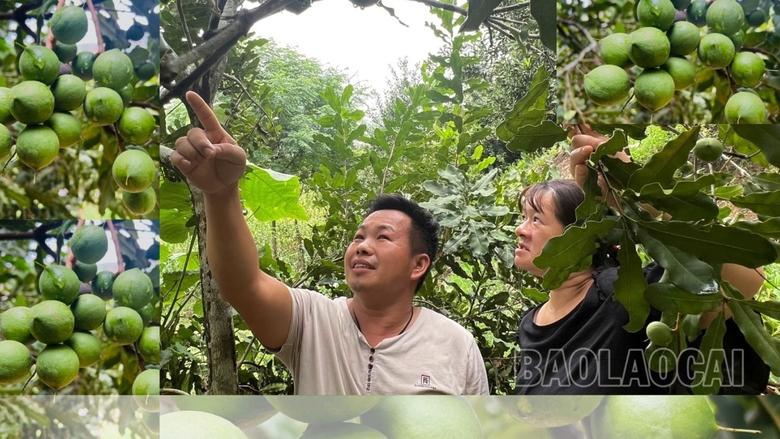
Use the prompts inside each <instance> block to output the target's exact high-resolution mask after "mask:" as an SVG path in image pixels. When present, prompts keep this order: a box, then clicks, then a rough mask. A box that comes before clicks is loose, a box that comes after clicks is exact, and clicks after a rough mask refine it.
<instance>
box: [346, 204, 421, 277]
mask: <svg viewBox="0 0 780 439" xmlns="http://www.w3.org/2000/svg"><path fill="white" fill-rule="evenodd" d="M411 229H412V220H411V218H409V216H407V215H406V214H405V213H403V212H401V211H398V210H378V211H376V212H373V213H371V214H370V215H368V216H367V217H366V218H365V219H364V220H363V223H362V224H361V225H360V226H359V227H358V230H357V232H355V236H354V238H353V239H352V242H351V243H350V244H349V246H348V247H347V251H346V253H345V254H344V273H345V274H346V277H347V285H349V287H350V289H351V290H352V291H353V292H354V293H360V292H362V291H380V292H381V291H383V290H397V289H398V288H399V286H407V285H408V286H409V287H410V288H411V289H412V291H414V288H415V286H416V285H417V280H418V279H419V278H420V276H422V274H424V273H425V270H426V269H427V267H428V265H429V264H430V261H429V259H428V257H427V256H426V255H414V254H413V251H412V245H411V241H410V237H411Z"/></svg>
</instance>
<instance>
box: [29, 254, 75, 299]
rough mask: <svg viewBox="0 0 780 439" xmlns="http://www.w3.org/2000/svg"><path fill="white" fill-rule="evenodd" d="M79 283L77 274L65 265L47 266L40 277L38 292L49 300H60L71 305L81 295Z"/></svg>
mask: <svg viewBox="0 0 780 439" xmlns="http://www.w3.org/2000/svg"><path fill="white" fill-rule="evenodd" d="M80 285H81V281H79V278H78V276H77V275H76V273H74V272H73V270H71V269H70V268H68V267H66V266H64V265H57V264H52V265H48V266H46V267H45V268H44V269H43V271H41V275H40V276H39V277H38V291H40V293H41V295H42V296H43V297H44V298H45V299H47V300H59V301H60V302H62V303H64V304H66V305H70V304H71V303H73V301H74V300H76V296H78V295H79V286H80Z"/></svg>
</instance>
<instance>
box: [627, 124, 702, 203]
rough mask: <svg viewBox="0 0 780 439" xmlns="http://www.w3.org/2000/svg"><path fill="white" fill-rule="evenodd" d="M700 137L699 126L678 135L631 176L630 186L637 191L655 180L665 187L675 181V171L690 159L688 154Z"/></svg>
mask: <svg viewBox="0 0 780 439" xmlns="http://www.w3.org/2000/svg"><path fill="white" fill-rule="evenodd" d="M698 138H699V127H696V128H693V129H691V130H688V131H686V132H684V133H682V134H680V135H679V136H677V138H675V139H674V140H672V141H671V142H669V143H667V144H666V146H664V148H663V149H662V150H661V151H660V152H658V153H656V154H654V155H653V156H652V157H650V161H648V162H647V164H646V165H645V166H643V167H642V168H641V169H640V170H638V171H636V172H635V173H634V174H633V175H632V176H631V179H630V180H629V182H628V186H629V187H631V188H632V189H634V190H636V191H639V190H640V189H642V187H643V186H644V185H646V184H649V183H653V182H658V183H661V185H663V186H664V187H666V186H668V185H669V183H671V182H672V181H673V177H674V171H676V170H677V168H679V167H680V166H682V165H683V164H684V163H685V162H686V161H687V160H688V154H689V153H690V152H691V149H693V147H694V145H696V140H697V139H698Z"/></svg>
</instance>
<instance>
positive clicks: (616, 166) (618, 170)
mask: <svg viewBox="0 0 780 439" xmlns="http://www.w3.org/2000/svg"><path fill="white" fill-rule="evenodd" d="M601 163H602V164H603V165H604V167H606V170H607V173H606V174H607V175H606V176H607V178H608V179H609V183H610V185H612V186H615V187H616V188H618V189H624V188H626V187H628V181H629V180H630V179H631V176H632V175H633V174H634V173H635V172H637V171H638V170H639V169H640V168H641V166H639V165H638V164H636V163H634V162H624V161H622V160H620V159H616V158H614V157H609V156H605V157H602V158H601Z"/></svg>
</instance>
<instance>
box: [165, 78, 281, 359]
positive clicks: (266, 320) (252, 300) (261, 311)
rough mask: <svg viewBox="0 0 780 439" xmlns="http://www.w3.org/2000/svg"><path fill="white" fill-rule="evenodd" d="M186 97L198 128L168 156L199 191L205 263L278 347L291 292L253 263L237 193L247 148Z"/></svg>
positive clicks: (265, 339)
mask: <svg viewBox="0 0 780 439" xmlns="http://www.w3.org/2000/svg"><path fill="white" fill-rule="evenodd" d="M187 103H189V105H190V107H191V108H192V110H193V112H194V113H195V115H196V116H197V118H198V120H199V121H200V124H201V126H202V127H203V128H193V129H191V130H189V132H187V136H185V137H180V138H178V139H177V140H176V149H175V151H174V152H173V154H172V155H171V161H172V162H173V164H174V165H175V166H176V167H177V168H178V169H179V170H180V171H181V172H182V174H184V176H185V177H187V180H189V182H190V184H191V185H193V186H195V187H197V188H198V189H200V190H201V191H202V192H203V196H204V198H205V203H206V220H207V223H208V229H207V234H206V248H207V251H208V261H209V265H210V266H211V270H212V272H213V273H214V278H215V279H216V281H217V284H218V285H219V291H220V293H221V294H222V296H223V297H224V298H225V300H227V301H228V302H229V303H230V304H231V305H232V306H233V307H234V308H235V309H236V310H237V311H238V312H239V314H241V316H242V317H243V318H244V321H246V323H247V325H248V326H249V328H250V329H251V330H252V332H253V333H254V334H255V336H257V338H258V339H259V340H260V342H261V343H262V344H263V345H265V346H266V347H269V348H279V347H281V346H282V344H283V343H284V341H285V340H286V339H287V333H288V331H289V328H290V321H291V319H292V297H291V296H290V294H289V292H288V290H287V286H285V285H284V284H283V283H282V282H280V281H279V280H277V279H275V278H273V277H271V276H269V275H268V274H266V273H264V272H263V271H262V270H260V269H259V268H258V257H257V249H256V248H255V243H254V240H253V238H252V234H251V233H250V231H249V227H248V226H247V223H246V220H245V219H244V215H243V212H242V207H241V201H240V198H239V193H238V181H239V179H240V178H241V176H242V175H243V173H244V169H245V168H246V153H245V152H244V150H243V149H241V147H239V146H238V144H236V141H235V140H234V139H233V138H232V137H231V136H230V134H228V133H227V131H225V130H224V128H222V126H221V125H220V124H219V121H218V120H217V117H216V115H215V114H214V112H213V111H212V110H211V108H209V106H208V104H206V102H205V101H204V100H203V99H202V98H201V97H200V96H198V94H197V93H194V92H187Z"/></svg>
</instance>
